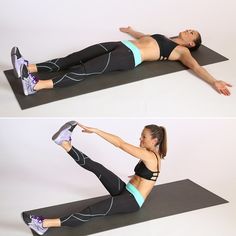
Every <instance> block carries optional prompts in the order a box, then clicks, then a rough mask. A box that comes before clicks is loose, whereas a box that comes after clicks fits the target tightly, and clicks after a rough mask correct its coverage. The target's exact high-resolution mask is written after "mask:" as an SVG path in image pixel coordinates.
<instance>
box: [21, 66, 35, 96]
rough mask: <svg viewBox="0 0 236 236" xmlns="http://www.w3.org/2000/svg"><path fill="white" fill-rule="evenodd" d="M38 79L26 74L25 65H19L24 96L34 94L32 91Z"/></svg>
mask: <svg viewBox="0 0 236 236" xmlns="http://www.w3.org/2000/svg"><path fill="white" fill-rule="evenodd" d="M38 81H39V79H38V78H37V77H36V76H34V75H32V74H31V73H29V72H28V70H27V67H26V65H24V64H23V65H21V82H22V86H23V90H24V94H25V95H26V96H28V95H31V94H34V93H36V92H37V91H36V90H34V87H35V85H36V84H37V83H38Z"/></svg>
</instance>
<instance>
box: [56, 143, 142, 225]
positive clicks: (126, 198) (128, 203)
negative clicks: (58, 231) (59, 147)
mask: <svg viewBox="0 0 236 236" xmlns="http://www.w3.org/2000/svg"><path fill="white" fill-rule="evenodd" d="M68 154H69V155H70V156H71V157H72V158H73V159H74V160H75V161H76V163H77V164H79V165H80V166H81V167H83V168H84V169H86V170H88V171H91V172H93V173H94V174H95V175H96V176H97V177H98V179H99V180H100V181H101V183H102V184H103V185H104V187H105V188H106V189H107V191H108V192H109V193H110V196H109V197H108V198H107V199H105V200H102V201H100V202H97V203H95V204H93V205H91V206H88V207H86V208H85V209H83V210H82V211H80V212H76V213H73V214H71V215H68V216H64V217H61V218H60V220H61V226H69V227H73V226H79V225H81V224H83V223H84V222H86V221H89V220H90V219H92V218H95V217H101V216H108V215H113V214H117V213H131V212H135V211H137V210H139V209H140V207H139V205H138V203H137V201H136V200H135V198H134V196H133V195H132V194H131V193H130V192H128V191H127V190H126V187H125V186H126V184H125V183H124V182H123V181H122V180H121V179H120V178H119V177H118V176H116V175H115V174H114V173H112V172H111V171H110V170H108V169H106V168H105V167H104V166H103V165H101V164H100V163H98V162H95V161H93V160H91V159H90V158H89V157H87V156H86V155H85V154H84V153H82V152H81V151H79V150H77V149H76V148H75V147H72V148H71V150H70V151H69V152H68Z"/></svg>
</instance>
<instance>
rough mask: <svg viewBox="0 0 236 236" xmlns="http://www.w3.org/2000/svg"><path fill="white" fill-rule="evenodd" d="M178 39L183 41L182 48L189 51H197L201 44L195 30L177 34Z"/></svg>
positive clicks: (198, 34) (200, 39)
mask: <svg viewBox="0 0 236 236" xmlns="http://www.w3.org/2000/svg"><path fill="white" fill-rule="evenodd" d="M179 38H180V39H181V40H182V41H183V43H184V46H186V47H188V48H189V50H190V51H194V50H197V49H198V48H199V47H200V46H201V44H202V38H201V35H200V33H199V32H198V31H196V30H191V29H189V30H185V31H182V32H180V33H179Z"/></svg>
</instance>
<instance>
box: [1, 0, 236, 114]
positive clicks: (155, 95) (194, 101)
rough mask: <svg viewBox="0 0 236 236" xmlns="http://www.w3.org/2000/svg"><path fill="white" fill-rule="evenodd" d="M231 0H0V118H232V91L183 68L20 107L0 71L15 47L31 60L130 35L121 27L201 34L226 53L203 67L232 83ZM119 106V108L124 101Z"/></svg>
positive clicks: (234, 37)
mask: <svg viewBox="0 0 236 236" xmlns="http://www.w3.org/2000/svg"><path fill="white" fill-rule="evenodd" d="M235 8H236V3H235V1H234V0H225V1H221V0H208V1H205V0H199V1H189V0H178V1H175V0H173V1H166V0H148V1H135V2H134V1H132V0H126V1H124V0H123V1H121V0H119V1H118V0H117V1H115V0H109V1H108V0H99V1H97V0H87V1H81V0H70V1H66V0H60V1H57V0H48V1H39V0H33V1H29V0H21V1H16V0H14V1H13V0H9V1H3V0H0V9H1V10H0V11H1V14H0V32H1V43H0V52H1V57H0V69H1V73H0V106H1V110H0V115H1V116H74V115H75V116H80V117H81V116H84V117H88V116H89V117H97V116H116V117H117V116H120V117H122V116H133V117H137V116H139V117H140V116H142V117H143V116H148V117H149V116H157V115H158V116H162V117H166V116H168V117H170V116H171V117H206V116H208V117H226V116H227V117H235V115H236V109H234V108H235V103H236V91H235V87H233V88H232V89H231V91H232V95H231V96H230V97H223V96H221V95H218V94H217V93H216V92H215V91H214V90H213V89H212V88H211V87H210V86H209V85H207V84H205V83H204V82H203V81H201V80H200V79H198V78H197V77H196V76H194V75H193V74H192V73H189V71H182V72H177V73H173V74H169V75H163V76H159V77H154V78H152V79H148V80H144V81H140V82H136V83H132V84H128V85H123V86H118V87H114V88H110V89H106V90H102V91H98V92H93V93H90V94H86V95H82V96H77V97H74V98H70V99H65V100H62V101H58V102H54V103H51V104H47V105H43V106H39V107H36V108H32V109H27V110H24V111H22V110H21V109H20V107H19V106H18V104H17V101H16V99H15V98H14V94H13V93H12V91H11V88H10V86H9V84H8V82H7V80H6V78H5V76H4V74H3V73H2V71H3V70H6V69H11V61H10V50H11V48H12V47H13V46H18V47H19V48H20V50H21V52H22V54H23V56H25V57H26V58H27V59H28V60H29V61H30V62H31V63H36V62H41V61H45V60H48V59H52V58H55V57H62V56H65V55H67V54H68V53H71V52H74V51H77V50H80V49H82V48H84V47H86V46H88V45H91V44H94V43H98V42H103V41H113V40H115V41H117V40H122V39H128V38H129V36H127V35H125V34H122V33H121V32H119V30H118V28H119V27H120V26H128V25H131V26H133V27H134V29H137V30H139V31H141V32H144V33H150V34H152V33H162V34H165V35H167V36H173V35H176V34H178V32H179V31H182V30H184V29H186V28H194V29H197V30H199V31H200V32H201V34H202V38H203V44H204V45H206V46H208V47H210V48H211V49H213V50H215V51H217V52H219V53H221V54H222V55H224V56H225V57H227V58H229V59H230V60H229V61H225V62H221V63H216V64H213V65H208V66H206V69H207V70H209V72H210V73H212V75H213V76H214V77H215V78H216V79H222V80H225V81H227V82H229V83H231V84H233V85H234V84H235V77H236V73H235V64H236V56H235V52H236V47H235V42H236V29H235V26H234V22H235V21H236V17H235V11H234V9H235ZM124 104H125V106H124Z"/></svg>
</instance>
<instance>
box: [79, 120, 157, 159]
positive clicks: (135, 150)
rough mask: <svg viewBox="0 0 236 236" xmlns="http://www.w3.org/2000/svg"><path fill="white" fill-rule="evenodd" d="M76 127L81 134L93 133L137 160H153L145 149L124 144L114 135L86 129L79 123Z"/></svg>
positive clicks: (89, 128) (94, 129)
mask: <svg viewBox="0 0 236 236" xmlns="http://www.w3.org/2000/svg"><path fill="white" fill-rule="evenodd" d="M78 125H79V126H80V127H81V128H82V129H83V130H82V132H85V133H95V134H97V135H98V136H100V137H101V138H103V139H105V140H106V141H108V142H109V143H111V144H113V145H114V146H116V147H118V148H120V149H121V150H123V151H125V152H127V153H129V154H130V155H132V156H134V157H136V158H138V159H141V160H143V161H147V160H149V161H150V160H152V159H153V155H152V154H151V153H150V152H149V151H147V150H146V149H144V148H140V147H136V146H134V145H131V144H129V143H126V142H125V141H124V140H122V139H121V138H120V137H118V136H116V135H113V134H110V133H107V132H104V131H102V130H99V129H96V128H92V127H87V126H84V125H82V124H79V123H78Z"/></svg>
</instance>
